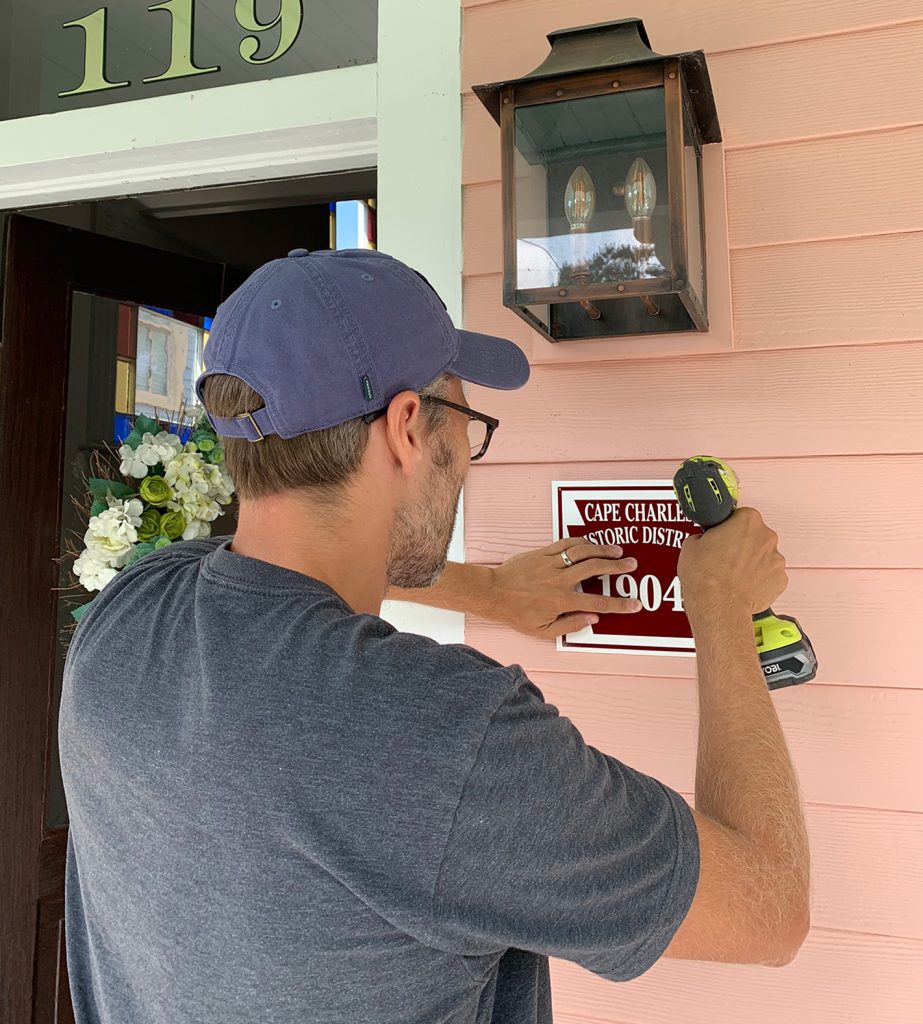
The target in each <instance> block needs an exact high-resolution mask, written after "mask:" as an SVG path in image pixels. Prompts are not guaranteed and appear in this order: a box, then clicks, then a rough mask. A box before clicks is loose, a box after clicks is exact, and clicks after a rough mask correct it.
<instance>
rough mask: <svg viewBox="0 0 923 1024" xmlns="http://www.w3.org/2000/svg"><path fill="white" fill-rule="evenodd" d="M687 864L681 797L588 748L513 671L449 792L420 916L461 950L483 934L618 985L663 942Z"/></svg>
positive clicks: (690, 846) (691, 826)
mask: <svg viewBox="0 0 923 1024" xmlns="http://www.w3.org/2000/svg"><path fill="white" fill-rule="evenodd" d="M698 872H699V845H698V835H697V831H696V827H695V822H694V820H693V817H692V813H691V811H690V809H689V807H688V805H687V804H686V802H685V800H683V798H682V797H681V796H679V794H677V793H675V792H674V791H673V790H671V789H669V788H668V787H667V786H664V785H663V784H662V783H660V782H658V781H657V780H656V779H652V778H650V777H649V776H647V775H644V774H642V773H641V772H637V771H634V770H633V769H631V768H629V767H627V766H626V765H624V764H622V763H621V762H619V761H617V760H616V759H615V758H614V757H610V756H609V755H607V754H603V753H601V752H600V751H599V750H597V749H596V748H595V747H592V746H589V745H588V744H587V743H586V742H585V741H584V739H583V737H582V736H581V734H580V732H579V731H578V730H577V728H576V727H575V726H574V724H573V723H572V722H571V721H570V719H568V718H566V717H564V716H562V715H560V714H559V712H558V709H557V708H556V707H555V706H554V705H552V704H549V703H546V702H545V700H544V699H543V697H542V694H541V692H540V691H539V690H538V688H537V687H536V686H535V685H534V684H533V683H531V682H530V681H529V680H528V679H527V678H526V677H525V676H524V675H522V676H521V681H520V683H519V685H518V686H517V687H516V689H515V691H514V692H513V693H512V694H511V696H510V697H508V698H507V700H506V701H504V703H503V704H502V705H501V706H500V707H499V709H498V710H497V711H496V712H495V713H494V715H493V716H492V718H491V720H490V722H489V724H488V726H487V729H486V731H485V734H484V737H483V741H482V743H481V746H480V749H479V751H478V754H477V757H476V759H475V762H474V764H473V765H472V767H471V770H470V772H469V774H468V777H467V779H466V782H465V785H464V788H463V790H462V794H461V797H460V800H459V803H458V806H457V809H456V813H455V817H454V820H453V822H452V826H451V829H450V831H449V834H448V841H447V844H446V848H445V852H444V855H443V857H442V861H441V864H440V867H439V871H438V874H437V876H436V880H435V886H434V891H433V905H432V912H433V926H434V929H435V932H436V934H438V935H439V937H440V939H441V941H442V942H444V943H446V945H447V947H448V948H452V949H454V950H455V951H456V952H459V953H461V954H465V953H473V952H476V951H483V949H484V948H485V946H486V945H487V944H493V943H496V945H497V946H498V947H509V946H513V947H516V948H519V949H524V950H531V951H533V952H536V953H542V954H545V955H548V956H555V957H560V958H563V959H565V960H571V961H574V962H575V963H578V964H580V965H581V966H583V967H585V968H587V969H588V970H590V971H593V972H595V973H596V974H599V975H602V976H603V977H605V978H608V979H611V980H613V981H626V980H628V979H630V978H634V977H637V976H638V975H639V974H641V973H643V972H644V971H646V970H647V969H648V968H649V967H650V966H651V965H652V964H653V963H654V962H655V961H656V960H657V959H658V958H659V957H660V956H661V954H662V953H663V951H664V949H665V948H666V947H667V945H668V944H669V942H670V939H671V938H672V937H673V935H674V933H675V932H676V930H677V928H678V927H679V925H680V924H681V922H682V920H683V918H684V917H685V916H686V913H687V912H688V910H689V906H690V904H691V902H692V898H693V896H694V894H695V888H696V884H697V882H698Z"/></svg>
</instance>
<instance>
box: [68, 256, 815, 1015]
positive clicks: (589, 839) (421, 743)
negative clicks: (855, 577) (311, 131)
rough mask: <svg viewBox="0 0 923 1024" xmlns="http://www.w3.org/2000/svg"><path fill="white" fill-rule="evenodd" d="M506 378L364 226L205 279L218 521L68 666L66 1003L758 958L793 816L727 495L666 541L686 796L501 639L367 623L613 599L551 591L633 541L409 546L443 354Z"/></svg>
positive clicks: (773, 583)
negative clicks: (347, 240)
mask: <svg viewBox="0 0 923 1024" xmlns="http://www.w3.org/2000/svg"><path fill="white" fill-rule="evenodd" d="M527 377H528V366H527V364H526V361H525V359H524V357H523V355H522V353H521V352H520V351H519V349H518V348H516V346H514V345H512V344H511V343H510V342H508V341H504V340H502V339H498V338H490V337H486V336H482V335H476V334H470V333H467V332H464V331H456V329H455V328H454V327H453V326H452V324H451V322H450V320H449V318H448V316H447V314H446V312H445V308H444V306H443V305H442V304H441V302H440V300H439V299H438V296H437V295H436V294H435V292H434V291H433V290H432V289H431V288H430V287H429V285H428V284H427V283H426V282H425V280H424V279H422V278H421V277H420V276H419V275H418V274H416V273H415V272H414V271H412V270H411V269H410V268H408V267H406V266H404V264H402V263H399V262H398V261H396V260H394V259H391V258H390V257H388V256H386V255H384V254H382V253H375V252H364V251H345V252H344V251H341V252H321V253H314V254H308V253H307V252H306V250H303V249H301V250H294V251H293V252H292V253H290V254H289V256H288V257H287V258H285V259H279V260H274V261H272V262H271V263H268V264H266V265H265V266H263V267H261V268H260V269H259V270H257V271H256V272H255V273H254V274H253V275H252V276H251V278H250V279H249V280H248V281H247V282H245V283H244V285H242V286H241V288H240V289H238V291H237V292H235V293H234V294H233V295H232V296H231V297H230V298H229V299H228V300H227V301H226V302H225V303H224V304H223V305H222V306H221V308H220V309H219V311H218V313H217V316H216V318H215V322H214V326H213V330H212V334H211V337H210V340H209V344H208V347H207V349H206V370H205V373H204V374H203V377H202V378H201V379H200V381H199V382H198V388H199V393H200V396H201V397H202V399H203V401H204V404H205V406H206V408H207V409H208V411H209V414H210V417H211V418H212V421H213V423H214V424H215V426H216V429H217V430H218V431H219V433H221V434H222V435H223V436H224V437H225V438H226V439H227V440H226V458H227V462H228V465H229V468H230V470H231V473H232V475H233V477H234V480H235V483H236V486H237V490H238V493H239V495H240V516H239V526H238V530H237V533H236V534H235V536H234V537H233V538H231V539H223V540H222V539H216V540H211V541H190V542H188V543H184V544H179V545H175V546H173V547H171V548H170V549H168V550H167V551H166V552H164V553H161V554H155V555H151V556H148V557H147V558H145V559H143V560H142V561H140V562H139V563H138V564H137V565H136V566H135V567H133V568H132V569H130V570H128V571H124V572H123V573H121V574H120V575H119V577H118V578H117V579H116V580H114V581H113V582H112V583H111V584H109V586H107V588H106V590H105V591H104V592H103V593H102V594H101V595H100V596H99V597H98V598H97V599H96V601H94V603H93V606H92V609H91V610H90V611H89V612H88V614H87V615H86V616H85V617H84V619H83V621H82V623H81V625H80V627H79V629H78V631H77V634H76V636H75V638H74V641H73V643H72V646H71V650H70V655H69V658H68V664H67V670H66V677H65V690H64V696H63V702H62V708H61V722H60V733H61V737H60V743H61V760H62V765H63V771H64V778H65V784H66V790H67V798H68V804H69V808H70V819H71V828H70V846H69V850H68V874H67V940H68V966H69V971H70V978H71V987H72V992H73V997H74V1004H75V1009H76V1014H77V1020H78V1022H80V1024H204V1022H215V1024H245V1022H246V1024H252V1022H260V1024H295V1022H298V1024H307V1022H324V1024H334V1022H338V1024H339V1022H342V1024H366V1022H367V1024H373V1022H374V1024H397V1022H401V1024H436V1022H440V1024H487V1022H495V1024H539V1022H542V1024H543V1022H547V1021H550V1020H551V1009H550V992H549V980H548V960H547V958H548V957H549V956H557V957H563V958H566V959H569V960H572V961H575V962H576V963H578V964H581V965H583V966H584V967H586V968H587V969H589V970H591V971H594V972H596V973H598V974H600V975H601V976H603V977H605V978H608V979H611V980H613V981H620V980H625V979H628V978H632V977H635V976H637V975H638V974H640V973H642V972H643V971H645V970H647V969H648V968H649V967H650V966H651V965H652V964H653V963H654V962H655V961H656V960H657V959H658V958H659V957H660V956H662V955H666V956H673V957H682V958H687V959H706V960H709V959H710V960H723V961H735V962H744V963H786V962H788V961H789V960H790V959H791V958H792V957H793V956H794V954H795V952H796V951H797V949H798V947H799V946H800V944H801V942H802V941H803V938H804V935H805V932H806V929H807V926H808V855H807V845H806V841H805V831H804V821H803V817H802V812H801V806H800V799H799V795H798V787H797V783H796V779H795V775H794V772H793V770H792V766H791V763H790V761H789V757H788V754H787V751H786V747H785V742H784V740H783V737H782V733H781V731H780V728H779V723H778V720H777V718H776V715H775V712H774V710H773V706H772V703H771V701H770V698H769V694H768V691H767V689H766V685H765V682H764V680H763V678H762V673H761V671H760V666H759V662H758V658H757V655H756V652H755V648H754V642H753V630H752V623H751V616H752V614H753V612H754V611H758V610H761V609H763V608H766V607H768V606H769V605H770V604H771V603H772V602H773V601H774V600H775V599H776V598H777V597H778V596H779V594H780V593H781V592H782V591H783V589H784V587H785V585H786V576H785V570H784V562H783V559H782V557H781V555H780V554H779V552H778V550H777V547H776V542H777V537H776V535H775V534H774V533H773V532H772V531H771V530H769V529H768V528H767V527H766V526H765V525H764V524H763V523H762V520H761V519H760V517H759V515H758V514H757V513H756V512H754V511H753V510H752V509H741V510H739V511H738V512H737V513H736V514H735V515H734V516H732V517H731V519H730V520H729V521H728V522H727V523H725V524H723V525H722V526H720V527H718V528H716V529H714V530H712V531H710V532H709V533H707V534H706V535H704V536H702V537H694V538H690V539H689V540H688V541H687V542H686V545H685V547H684V548H683V551H682V553H681V566H680V573H681V577H682V582H683V589H684V594H685V599H686V610H687V612H688V614H689V617H690V619H691V622H692V625H693V629H694V631H695V636H696V640H697V649H698V659H699V660H698V669H699V689H700V696H701V702H700V703H701V721H700V747H699V760H698V771H697V780H696V805H697V806H696V810H695V811H692V810H690V808H689V807H688V806H687V804H686V803H685V802H684V800H683V799H682V798H681V797H680V796H678V795H677V794H676V793H674V792H673V791H671V790H670V789H668V788H667V787H666V786H664V785H662V784H661V783H659V782H657V781H656V780H654V779H652V778H650V777H648V776H645V775H642V774H640V773H638V772H636V771H633V770H632V769H631V768H629V767H627V766H625V765H623V764H621V763H620V762H619V761H618V760H616V759H615V757H613V756H611V755H608V754H604V753H602V752H600V751H599V750H597V749H595V748H593V747H590V746H588V745H587V744H586V743H585V742H584V740H583V738H582V737H581V735H580V733H579V732H578V731H577V729H576V728H575V727H574V726H573V724H572V723H571V722H570V721H569V719H567V718H564V717H562V716H560V715H559V714H558V711H557V709H556V708H555V707H553V706H552V705H549V704H547V703H545V701H544V700H543V698H542V695H541V693H540V691H539V690H538V688H537V687H536V686H535V685H534V684H532V683H531V682H530V681H529V680H528V678H527V677H526V675H525V674H524V672H523V670H522V668H521V667H520V666H518V665H511V666H502V665H500V664H499V663H497V662H496V661H493V660H492V659H490V658H488V657H486V656H484V655H482V654H480V653H478V652H477V651H475V650H473V649H471V648H469V647H466V646H463V645H445V646H440V645H439V644H437V643H435V642H433V641H431V640H429V639H427V638H424V637H420V636H416V635H413V634H406V633H400V632H397V631H395V630H394V629H393V628H392V627H391V626H390V625H388V624H387V623H386V622H384V621H383V620H382V619H381V618H379V615H378V613H379V610H380V606H381V602H382V599H383V598H384V597H385V596H386V595H387V594H389V593H390V594H391V595H392V596H394V595H395V594H400V592H401V591H402V590H403V591H407V590H409V591H411V592H412V596H414V597H415V598H416V599H420V598H423V599H427V596H428V599H430V600H431V601H432V602H433V603H436V604H442V605H444V606H448V607H453V606H454V607H462V608H469V609H471V608H475V609H478V610H480V611H482V612H483V611H485V610H488V611H489V610H490V609H491V608H494V609H496V608H497V603H496V602H497V601H498V600H499V601H500V602H501V603H504V604H506V605H508V606H511V605H514V604H516V605H518V606H519V607H520V611H519V612H511V611H510V610H509V608H507V610H506V611H504V612H503V614H502V615H500V616H499V617H500V618H505V619H506V620H507V621H516V623H517V625H518V626H519V627H520V628H526V629H527V631H530V632H536V633H539V634H541V633H543V632H544V633H545V634H547V635H552V634H553V633H554V632H555V631H561V630H563V629H566V628H575V627H576V626H577V625H579V620H585V618H586V617H587V616H588V615H593V614H597V613H599V612H600V611H603V610H607V611H616V612H621V613H624V614H630V612H631V610H632V609H631V607H630V606H629V605H628V604H627V603H626V602H620V601H618V600H607V601H605V602H603V601H602V599H600V598H599V597H592V596H586V595H581V594H579V593H577V592H576V585H577V583H578V582H579V581H580V580H581V579H585V578H587V577H589V576H592V575H596V574H599V573H602V572H607V573H617V572H624V571H627V570H629V569H630V568H632V567H633V566H632V565H631V564H630V563H629V562H628V561H627V560H624V559H621V558H620V556H621V554H622V552H621V551H618V550H617V549H606V548H604V549H600V548H595V547H594V546H593V545H590V544H587V543H585V542H582V541H579V540H570V541H563V542H560V543H559V544H556V545H552V546H550V547H548V548H544V549H542V550H541V551H539V552H531V553H529V554H528V555H524V556H519V559H518V560H515V561H511V562H510V563H508V564H507V565H506V566H504V567H501V569H503V570H505V571H503V572H500V571H498V572H497V573H496V574H492V575H491V574H488V575H486V576H485V575H484V571H482V570H475V571H471V572H468V571H466V568H465V567H461V566H455V567H451V568H450V569H449V570H448V571H445V572H444V571H443V570H444V568H445V560H446V552H447V549H448V543H449V538H450V534H451V531H452V524H453V520H454V514H455V508H456V503H457V500H458V496H459V492H460V488H461V486H462V483H463V481H464V478H465V474H466V471H467V467H468V463H469V460H470V459H471V458H472V457H478V456H479V455H480V454H482V452H483V450H484V448H485V446H486V444H487V443H488V442H489V439H490V434H489V430H490V431H491V432H492V430H493V427H494V426H495V425H496V424H495V421H490V417H489V416H488V417H486V419H485V418H484V417H483V416H482V414H481V413H477V412H475V411H473V410H470V409H468V408H467V405H466V402H465V394H464V392H463V390H462V381H463V380H464V381H471V382H474V383H477V384H481V385H485V386H487V387H494V388H506V389H512V388H518V387H521V386H522V385H523V384H525V382H526V380H527ZM469 429H470V431H471V433H469ZM468 568H469V569H470V568H471V567H468ZM549 581H551V582H549ZM493 584H496V585H497V587H498V589H499V592H500V595H499V597H497V596H495V597H494V603H493V604H492V603H491V598H490V594H489V590H488V588H489V587H490V586H491V585H493ZM389 588H391V589H390V590H389ZM420 588H430V589H429V591H427V590H421V589H420ZM537 588H540V589H541V590H542V591H543V594H544V595H545V596H543V597H536V596H534V595H533V594H530V591H534V590H535V589H537ZM548 594H551V595H552V596H551V597H550V598H549V597H548V596H547V595H548ZM568 595H569V598H568ZM523 609H525V610H523ZM562 615H563V618H562Z"/></svg>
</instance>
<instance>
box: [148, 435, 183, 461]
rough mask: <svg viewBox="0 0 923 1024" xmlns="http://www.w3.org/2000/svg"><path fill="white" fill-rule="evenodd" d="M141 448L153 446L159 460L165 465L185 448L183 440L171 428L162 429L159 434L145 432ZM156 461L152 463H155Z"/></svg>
mask: <svg viewBox="0 0 923 1024" xmlns="http://www.w3.org/2000/svg"><path fill="white" fill-rule="evenodd" d="M139 447H140V448H152V449H153V450H154V451H155V452H156V453H157V462H162V463H163V464H164V466H166V464H167V463H168V462H169V461H170V460H171V459H172V458H174V457H175V456H177V455H179V454H180V452H181V451H182V450H183V442H182V441H181V440H180V439H179V436H178V435H177V434H171V433H170V431H169V430H161V431H160V433H159V434H145V435H144V436H143V437H142V438H141V444H140V445H139ZM154 464H155V463H152V465H154Z"/></svg>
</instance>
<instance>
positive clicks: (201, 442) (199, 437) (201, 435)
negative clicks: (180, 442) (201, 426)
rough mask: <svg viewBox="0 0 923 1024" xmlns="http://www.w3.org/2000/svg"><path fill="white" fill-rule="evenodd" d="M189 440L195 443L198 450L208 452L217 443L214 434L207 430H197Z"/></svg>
mask: <svg viewBox="0 0 923 1024" xmlns="http://www.w3.org/2000/svg"><path fill="white" fill-rule="evenodd" d="M189 440H190V441H192V442H193V443H194V444H195V446H196V447H197V448H198V449H199V451H200V452H210V451H211V450H212V448H214V447H215V445H216V444H217V441H216V440H215V435H214V434H213V433H211V431H208V430H197V431H196V432H195V433H194V434H193V435H192V437H190V438H189Z"/></svg>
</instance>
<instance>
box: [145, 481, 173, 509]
mask: <svg viewBox="0 0 923 1024" xmlns="http://www.w3.org/2000/svg"><path fill="white" fill-rule="evenodd" d="M138 493H139V494H140V495H141V497H142V498H143V499H144V500H145V501H146V502H147V503H148V505H155V506H157V507H158V508H160V507H163V506H164V505H166V503H167V502H168V501H170V500H171V499H172V498H173V488H172V487H171V486H170V485H169V484H168V483H167V481H166V480H164V478H163V477H162V476H148V477H145V478H144V479H143V480H142V481H141V486H140V487H139V488H138Z"/></svg>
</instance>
